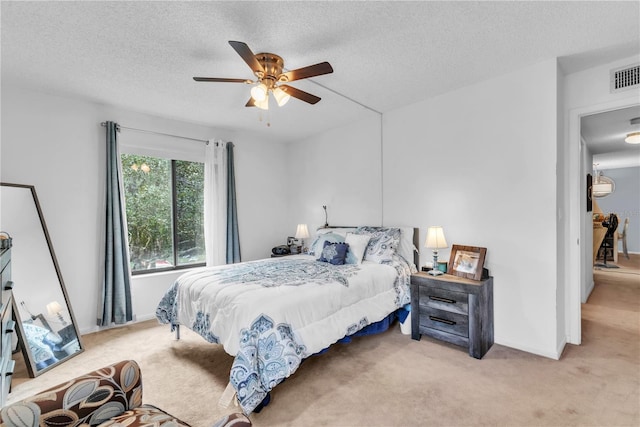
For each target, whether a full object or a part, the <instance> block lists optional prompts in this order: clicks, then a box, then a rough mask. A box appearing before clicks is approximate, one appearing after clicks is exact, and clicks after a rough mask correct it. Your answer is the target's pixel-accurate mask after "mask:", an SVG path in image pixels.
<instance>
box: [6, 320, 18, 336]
mask: <svg viewBox="0 0 640 427" xmlns="http://www.w3.org/2000/svg"><path fill="white" fill-rule="evenodd" d="M15 329H16V322H14V321H13V320H11V321H10V322H7V329H6V330H7V332H8V333H10V334H11V333H13V331H15Z"/></svg>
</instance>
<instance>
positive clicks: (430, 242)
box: [424, 226, 449, 249]
mask: <svg viewBox="0 0 640 427" xmlns="http://www.w3.org/2000/svg"><path fill="white" fill-rule="evenodd" d="M424 245H425V247H427V248H431V249H442V248H446V247H448V246H449V245H447V240H446V239H445V238H444V231H442V227H440V226H434V227H429V228H428V229H427V241H426V242H425V244H424Z"/></svg>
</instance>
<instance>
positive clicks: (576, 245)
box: [565, 91, 639, 344]
mask: <svg viewBox="0 0 640 427" xmlns="http://www.w3.org/2000/svg"><path fill="white" fill-rule="evenodd" d="M631 93H633V94H636V92H635V91H631ZM637 105H639V103H638V98H637V97H636V96H631V97H627V98H621V99H618V100H615V101H611V102H606V103H602V104H595V105H589V106H586V107H581V108H574V109H571V110H570V111H569V141H568V153H567V154H568V156H567V157H568V160H569V182H568V187H569V188H568V195H569V215H567V218H568V219H569V224H568V230H569V231H568V234H569V236H568V242H567V245H566V248H567V258H566V259H567V262H568V268H567V269H566V275H567V277H566V281H565V283H567V285H568V286H567V287H566V288H565V290H566V306H565V320H566V324H567V328H566V332H567V339H566V341H567V342H568V343H570V344H580V343H581V342H582V325H581V322H582V307H581V304H582V303H583V301H582V289H586V286H587V283H586V280H587V277H586V275H585V268H586V266H587V262H588V261H589V259H588V257H587V256H586V254H590V255H589V256H592V250H591V249H592V248H591V246H592V245H593V241H592V239H593V237H591V238H590V239H588V237H587V232H586V227H587V226H589V227H592V224H591V223H588V224H587V221H586V220H585V218H586V215H585V213H584V212H583V202H584V197H583V196H584V189H585V186H586V171H583V170H582V155H583V153H582V138H581V119H582V117H584V116H590V115H593V114H599V113H606V112H608V111H612V110H619V109H622V108H628V107H633V106H637ZM576 219H577V220H576ZM589 236H591V235H590V234H589ZM587 239H588V240H589V241H588V242H587ZM585 248H588V249H589V250H588V251H587V250H586V249H585Z"/></svg>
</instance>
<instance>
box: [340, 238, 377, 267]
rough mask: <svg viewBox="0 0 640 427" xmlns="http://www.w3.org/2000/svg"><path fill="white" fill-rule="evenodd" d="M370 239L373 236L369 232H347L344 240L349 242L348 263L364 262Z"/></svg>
mask: <svg viewBox="0 0 640 427" xmlns="http://www.w3.org/2000/svg"><path fill="white" fill-rule="evenodd" d="M369 240H371V236H369V235H367V234H354V233H347V237H346V238H345V239H344V242H345V243H348V244H349V251H348V252H347V259H346V264H360V263H362V259H363V258H364V253H365V251H366V250H367V245H368V244H369Z"/></svg>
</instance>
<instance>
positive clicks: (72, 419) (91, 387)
mask: <svg viewBox="0 0 640 427" xmlns="http://www.w3.org/2000/svg"><path fill="white" fill-rule="evenodd" d="M0 415H1V416H2V424H1V425H2V426H6V427H38V426H98V425H99V426H105V427H106V426H117V425H120V426H124V425H126V426H130V427H133V426H163V427H169V426H188V424H186V423H185V422H183V421H181V420H179V419H177V418H176V417H174V416H172V415H170V414H168V413H167V412H165V411H163V410H162V409H159V408H157V407H155V406H153V405H146V404H144V405H143V404H142V378H141V376H140V367H139V366H138V364H137V363H136V362H135V361H133V360H123V361H121V362H118V363H115V364H113V365H110V366H106V367H104V368H101V369H98V370H96V371H93V372H89V373H87V374H84V375H82V376H79V377H77V378H75V379H72V380H70V381H68V382H66V383H63V384H59V385H57V386H55V387H51V388H49V389H47V390H45V391H43V392H41V393H38V394H36V395H35V396H31V397H29V398H26V399H24V400H22V401H19V402H16V403H14V404H12V405H9V406H6V407H4V408H3V409H2V412H1V413H0Z"/></svg>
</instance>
